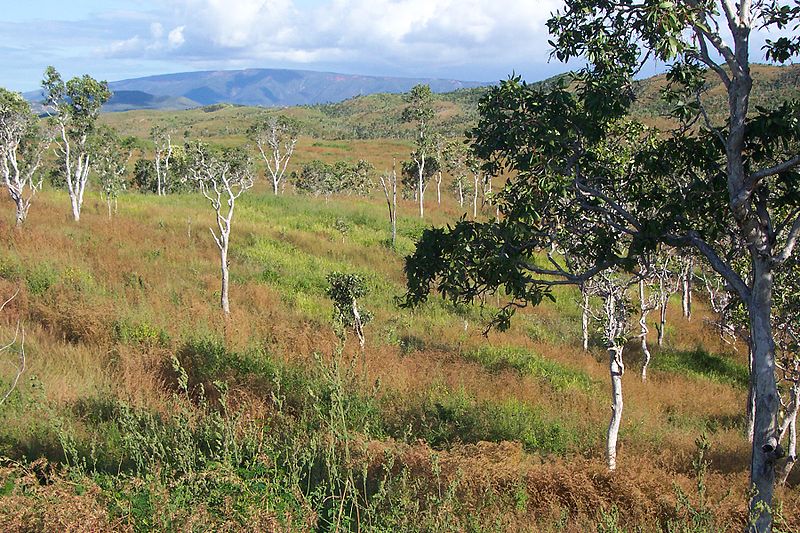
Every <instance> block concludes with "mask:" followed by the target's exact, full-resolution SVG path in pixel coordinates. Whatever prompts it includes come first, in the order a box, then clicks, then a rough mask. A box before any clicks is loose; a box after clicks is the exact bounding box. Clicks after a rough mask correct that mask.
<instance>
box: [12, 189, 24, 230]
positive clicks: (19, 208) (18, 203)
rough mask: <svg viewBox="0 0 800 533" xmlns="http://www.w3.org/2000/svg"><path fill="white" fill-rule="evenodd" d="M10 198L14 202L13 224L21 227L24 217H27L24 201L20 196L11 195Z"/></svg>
mask: <svg viewBox="0 0 800 533" xmlns="http://www.w3.org/2000/svg"><path fill="white" fill-rule="evenodd" d="M11 198H12V199H13V200H14V206H15V211H16V217H15V224H16V226H17V227H18V228H19V227H22V223H23V222H25V216H26V215H27V209H26V208H25V200H23V199H22V195H21V194H20V195H16V194H12V195H11Z"/></svg>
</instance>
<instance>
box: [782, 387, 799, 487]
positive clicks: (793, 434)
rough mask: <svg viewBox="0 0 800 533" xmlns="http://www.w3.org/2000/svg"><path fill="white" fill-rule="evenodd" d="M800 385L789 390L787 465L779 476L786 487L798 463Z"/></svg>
mask: <svg viewBox="0 0 800 533" xmlns="http://www.w3.org/2000/svg"><path fill="white" fill-rule="evenodd" d="M799 386H800V385H799V384H797V383H795V384H793V385H792V388H791V389H790V390H789V395H790V400H789V402H790V407H789V411H788V412H787V413H786V419H787V421H788V427H787V430H788V431H789V444H788V446H787V448H788V450H787V454H786V463H785V464H784V465H783V467H781V470H780V475H779V476H778V483H780V484H781V485H786V480H787V479H789V474H791V473H792V468H794V463H795V461H797V411H798V410H800V394H798V387H799Z"/></svg>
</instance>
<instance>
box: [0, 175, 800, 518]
mask: <svg viewBox="0 0 800 533" xmlns="http://www.w3.org/2000/svg"><path fill="white" fill-rule="evenodd" d="M452 204H453V202H452V200H450V199H448V200H447V207H446V208H438V209H437V207H436V205H435V199H434V200H433V201H432V200H430V199H429V207H428V213H429V215H428V218H426V219H425V220H424V221H421V220H420V219H419V218H416V217H413V216H412V214H413V213H414V207H413V205H412V204H411V203H409V204H407V205H406V204H401V208H400V211H401V217H400V220H399V227H398V230H399V236H398V244H397V247H396V248H394V249H393V248H392V247H391V246H390V245H389V226H388V223H387V216H386V207H385V203H383V202H381V201H379V200H378V199H377V198H376V199H371V200H365V199H353V198H332V199H330V200H328V201H326V200H324V199H312V198H304V197H296V196H291V195H286V196H280V197H275V196H273V195H271V194H269V193H263V192H256V193H254V194H251V195H249V196H244V197H242V199H241V201H240V203H238V204H237V212H236V218H235V222H234V231H233V236H232V243H231V254H232V257H231V265H230V268H231V275H232V286H231V306H232V314H231V316H230V318H229V319H227V320H225V319H224V318H223V317H222V314H221V312H220V310H219V308H218V300H217V299H218V297H219V286H218V285H219V272H218V271H219V266H218V255H217V254H218V252H217V250H216V248H215V245H214V244H213V241H212V239H211V236H210V234H209V232H208V227H209V225H210V224H211V223H212V219H211V212H210V211H209V209H208V208H207V206H206V204H205V200H204V199H202V198H201V197H199V195H171V196H168V197H161V198H159V197H155V196H148V195H140V194H133V193H131V194H125V195H124V196H122V197H121V198H120V211H119V214H118V215H117V216H115V217H114V218H113V219H110V220H109V218H108V217H107V215H106V211H105V206H104V205H103V203H102V202H101V201H100V200H99V199H95V198H94V197H92V198H90V199H89V200H88V201H87V205H86V207H85V211H84V216H83V217H82V220H81V222H80V223H74V222H71V221H70V220H69V217H68V210H67V199H66V196H65V195H64V194H63V193H61V192H57V191H49V190H45V191H43V192H42V193H40V195H38V196H37V198H36V200H35V204H34V207H33V208H32V209H31V213H30V216H29V219H28V221H27V222H26V223H25V226H24V227H23V228H22V229H21V230H17V229H15V228H14V227H13V225H12V217H11V215H10V213H11V212H12V209H11V206H10V204H9V205H6V204H5V203H3V206H4V207H5V208H6V209H5V212H6V213H7V214H8V215H9V216H6V217H2V220H1V221H0V241H1V242H2V244H1V246H2V254H0V295H2V296H4V298H3V299H4V300H5V298H7V297H8V296H10V295H11V294H13V293H14V292H15V291H16V290H17V289H18V288H19V294H18V296H17V297H16V298H15V299H14V300H13V301H12V302H10V303H9V304H8V306H7V307H6V308H5V309H4V310H3V313H2V316H0V324H1V327H0V333H2V338H3V339H11V338H12V337H13V334H14V330H15V329H16V327H17V323H18V322H19V323H21V324H22V325H23V326H24V331H25V345H24V348H25V354H26V365H27V368H26V371H25V372H24V374H23V375H22V379H21V380H20V383H19V385H18V387H17V388H16V389H15V390H14V392H13V393H12V395H11V396H10V397H9V400H8V401H7V402H6V403H5V404H3V405H2V406H0V420H2V424H0V457H2V459H1V460H0V523H2V524H3V528H2V529H3V530H4V531H54V530H61V531H336V530H353V531H387V532H388V531H595V530H596V531H728V530H737V529H741V528H742V527H743V525H744V524H745V523H746V520H747V509H746V501H747V498H746V497H745V490H746V487H747V485H748V482H747V480H748V474H747V472H748V466H749V465H748V461H749V443H748V442H747V440H746V438H745V436H744V433H745V430H744V425H745V416H744V412H745V409H744V405H745V401H746V395H747V379H748V377H747V375H748V373H747V368H746V356H747V354H746V350H745V348H744V347H742V346H740V347H736V346H731V345H727V344H724V343H722V342H721V341H720V340H719V339H718V336H717V334H716V331H715V330H714V329H713V327H712V326H710V325H709V324H707V322H706V320H705V319H706V318H707V316H708V313H707V312H706V310H705V308H704V306H703V301H702V298H701V297H700V296H699V295H698V297H697V298H696V306H695V307H696V308H695V313H694V316H693V318H692V319H691V321H687V320H686V319H684V318H683V317H682V316H681V314H680V305H679V302H676V303H675V304H674V305H673V306H672V307H671V308H670V314H669V323H668V329H667V335H666V342H665V345H664V347H663V348H661V349H655V350H654V358H653V362H652V367H651V370H650V372H649V379H648V381H647V382H646V383H642V381H641V379H640V377H639V375H638V370H639V358H640V354H639V353H638V351H637V348H636V347H635V345H634V344H631V346H630V349H629V350H628V352H627V354H626V361H627V372H626V374H625V377H624V387H625V402H626V403H625V412H624V420H623V426H622V431H621V446H620V451H619V467H618V471H617V472H615V473H609V472H608V471H607V470H606V468H605V464H604V458H603V450H604V448H603V443H604V437H605V434H604V432H605V428H606V425H607V421H608V416H609V399H608V385H607V381H608V379H607V375H608V366H607V365H608V363H607V356H606V354H605V352H604V350H603V348H602V346H601V344H600V339H599V333H598V334H597V335H596V336H595V338H593V342H592V346H591V350H590V352H589V353H583V352H582V351H581V349H580V317H579V311H578V306H577V304H576V302H575V300H576V297H577V293H575V292H572V291H571V290H568V289H563V290H561V292H559V293H558V295H557V296H558V297H557V301H556V302H555V303H547V304H543V305H542V306H540V307H537V308H530V309H526V310H524V311H523V312H521V313H520V315H519V316H518V318H517V319H516V320H515V321H514V323H513V326H512V328H511V329H510V330H509V331H507V332H503V333H500V332H496V331H493V332H490V333H489V335H488V337H485V336H484V335H483V333H484V329H485V324H486V322H487V320H488V318H489V316H490V314H491V313H492V310H493V309H494V306H495V305H496V304H497V302H495V301H491V299H489V300H487V301H485V302H476V305H475V306H471V307H454V306H452V305H450V304H446V303H444V302H443V301H441V300H438V299H434V300H432V301H430V302H429V303H428V304H426V305H425V306H423V307H422V308H419V309H416V310H413V311H412V310H407V309H401V308H399V307H398V305H397V297H398V296H401V295H402V294H403V291H404V276H403V270H402V266H403V257H404V256H405V255H407V254H408V253H410V252H411V251H412V249H413V243H414V240H415V239H416V237H417V236H418V235H419V234H420V233H421V231H422V229H423V228H424V227H426V225H429V224H444V223H447V222H449V221H452V220H454V219H455V218H456V217H457V216H459V214H460V213H459V212H458V210H457V209H456V208H455V207H453V205H452ZM337 221H338V223H337ZM342 222H344V224H342ZM341 227H347V228H349V231H346V232H341V231H339V229H337V228H341ZM333 271H343V272H353V273H358V274H361V275H362V276H363V277H364V278H365V279H366V281H367V285H368V287H369V289H370V293H369V295H368V296H367V297H365V298H363V300H362V301H360V302H359V303H360V305H362V306H363V307H364V308H366V309H368V310H370V311H371V312H372V313H373V314H374V316H375V318H374V320H373V321H372V322H370V323H369V324H368V325H367V326H366V329H365V331H366V348H365V350H364V352H363V353H361V351H360V350H359V348H358V343H357V342H356V340H355V339H353V338H352V337H347V338H346V340H345V342H344V343H342V342H341V340H340V339H339V338H338V337H337V335H336V334H335V333H334V329H333V326H332V320H331V316H332V315H331V314H332V305H331V303H330V301H329V300H328V299H327V297H326V295H325V290H326V288H327V282H326V276H327V275H328V274H329V273H330V272H333ZM653 329H654V328H653ZM4 358H5V359H4V360H3V361H2V365H3V366H2V367H1V370H0V372H2V373H0V385H2V389H3V390H6V389H7V387H8V385H9V384H10V380H11V378H13V375H14V372H13V364H12V363H14V362H15V358H14V357H13V355H11V354H6V355H5V356H4ZM797 483H798V478H797V477H793V478H791V479H790V482H789V487H788V488H784V489H782V490H781V491H780V492H779V500H780V501H781V503H782V516H783V521H784V522H785V523H784V524H783V528H784V530H797V529H798V527H800V522H798V515H797V511H798V505H800V497H798V494H797V488H796V484H797Z"/></svg>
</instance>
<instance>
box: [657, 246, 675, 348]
mask: <svg viewBox="0 0 800 533" xmlns="http://www.w3.org/2000/svg"><path fill="white" fill-rule="evenodd" d="M651 268H652V270H651V272H652V274H653V277H654V278H655V283H654V286H653V288H654V290H655V292H656V294H657V298H658V322H657V323H656V331H657V332H658V345H659V346H663V345H664V336H665V334H666V330H667V308H668V306H669V298H670V296H672V295H673V294H675V293H676V292H678V290H679V285H680V277H679V275H678V272H677V260H676V257H675V250H674V249H673V248H672V247H669V246H660V247H658V248H657V250H656V253H655V257H654V259H653V264H652V266H651Z"/></svg>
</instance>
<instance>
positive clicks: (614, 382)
mask: <svg viewBox="0 0 800 533" xmlns="http://www.w3.org/2000/svg"><path fill="white" fill-rule="evenodd" d="M608 356H609V370H610V373H611V420H610V421H609V423H608V435H607V438H606V459H607V463H608V469H609V470H610V471H612V472H613V471H614V470H616V469H617V440H618V437H619V427H620V424H621V422H622V375H623V374H624V373H625V365H624V363H623V361H622V346H617V345H611V346H610V347H609V348H608Z"/></svg>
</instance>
